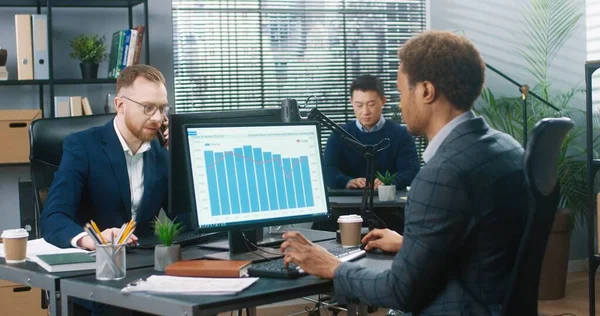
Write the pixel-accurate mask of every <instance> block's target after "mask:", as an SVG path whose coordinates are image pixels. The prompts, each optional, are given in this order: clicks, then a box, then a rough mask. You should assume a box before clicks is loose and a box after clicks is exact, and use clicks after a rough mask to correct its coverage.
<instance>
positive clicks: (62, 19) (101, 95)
mask: <svg viewBox="0 0 600 316" xmlns="http://www.w3.org/2000/svg"><path fill="white" fill-rule="evenodd" d="M43 12H44V11H43ZM21 13H24V14H32V13H35V10H34V9H30V8H1V9H0V29H1V30H2V32H1V35H0V47H3V48H5V49H7V50H8V54H9V58H8V62H7V68H8V71H9V76H10V78H16V74H17V71H16V58H15V35H14V34H15V33H14V15H15V14H21ZM52 17H53V31H54V33H53V36H54V37H53V45H54V51H53V52H54V76H55V77H56V78H81V72H80V69H79V63H78V61H76V60H74V59H72V58H71V57H69V52H70V48H69V40H70V39H72V38H74V37H75V36H77V35H79V34H80V33H86V34H90V33H94V34H101V35H104V36H106V39H107V42H108V43H109V47H110V41H111V39H112V33H113V32H115V31H117V30H119V29H125V28H127V27H128V25H127V9H120V8H119V9H115V8H108V9H100V8H94V9H82V8H55V9H53V11H52ZM82 21H84V22H83V23H82ZM133 22H134V25H136V24H143V22H144V20H143V10H142V6H138V7H136V8H135V9H134V19H133ZM148 31H149V32H148V34H149V40H150V64H151V65H153V66H155V67H157V68H158V69H159V70H161V71H162V72H163V73H164V75H165V77H166V79H167V90H168V93H169V102H170V103H173V50H172V47H173V38H172V20H171V1H170V0H149V30H148ZM145 40H146V39H145ZM143 56H144V55H143ZM143 56H142V57H143ZM107 69H108V62H107V61H104V62H103V63H102V64H100V67H99V70H98V76H99V77H106V72H107ZM114 88H115V87H114V84H100V85H79V86H78V85H67V86H56V88H55V95H83V96H87V97H88V98H89V99H90V103H91V105H92V110H93V112H94V113H101V112H103V109H104V104H105V100H106V94H107V93H114ZM45 90H46V94H47V93H48V89H47V88H46V89H45ZM38 104H39V95H38V87H37V86H35V87H33V86H0V110H3V109H35V108H38ZM45 104H46V105H47V106H46V111H49V99H48V98H46V100H45ZM3 150H4V148H3ZM29 174H30V171H29V167H7V166H0V218H2V221H0V230H3V229H7V228H14V227H18V226H19V220H20V217H19V195H18V181H19V179H28V178H29V177H30V176H29Z"/></svg>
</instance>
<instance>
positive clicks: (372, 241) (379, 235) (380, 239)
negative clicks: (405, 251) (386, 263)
mask: <svg viewBox="0 0 600 316" xmlns="http://www.w3.org/2000/svg"><path fill="white" fill-rule="evenodd" d="M402 239H403V237H402V235H400V234H398V233H397V232H395V231H393V230H389V229H387V228H386V229H373V230H372V231H370V232H369V233H368V234H367V235H366V236H365V237H363V239H362V240H361V242H362V243H363V244H364V245H365V250H367V251H369V250H372V249H381V250H383V251H387V252H394V253H395V252H398V251H400V248H401V247H402Z"/></svg>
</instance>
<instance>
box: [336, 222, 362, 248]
mask: <svg viewBox="0 0 600 316" xmlns="http://www.w3.org/2000/svg"><path fill="white" fill-rule="evenodd" d="M362 222H363V219H362V217H360V215H342V216H340V217H339V218H338V224H339V225H340V235H341V236H340V239H341V240H342V247H357V246H360V231H361V228H362Z"/></svg>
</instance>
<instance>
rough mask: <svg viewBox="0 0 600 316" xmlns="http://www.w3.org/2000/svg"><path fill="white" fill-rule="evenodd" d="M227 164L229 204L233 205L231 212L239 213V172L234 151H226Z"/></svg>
mask: <svg viewBox="0 0 600 316" xmlns="http://www.w3.org/2000/svg"><path fill="white" fill-rule="evenodd" d="M225 166H226V170H227V183H228V185H229V202H230V204H229V205H230V206H231V214H239V213H240V200H239V195H238V183H237V173H236V172H235V162H234V160H233V151H227V152H225Z"/></svg>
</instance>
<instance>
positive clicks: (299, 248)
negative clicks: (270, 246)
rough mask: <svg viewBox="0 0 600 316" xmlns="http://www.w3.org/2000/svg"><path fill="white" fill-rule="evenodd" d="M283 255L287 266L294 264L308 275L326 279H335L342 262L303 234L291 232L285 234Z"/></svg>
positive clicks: (282, 248)
mask: <svg viewBox="0 0 600 316" xmlns="http://www.w3.org/2000/svg"><path fill="white" fill-rule="evenodd" d="M283 239H285V241H284V242H283V243H282V244H281V247H280V250H281V253H284V254H285V257H284V259H283V261H284V263H285V264H286V266H287V265H288V264H289V263H290V262H293V263H295V264H297V265H298V266H299V267H300V268H302V270H304V271H305V272H306V273H308V274H311V275H315V276H318V277H321V278H325V279H333V274H334V272H335V269H336V268H337V267H338V266H339V265H340V263H341V261H340V260H339V259H338V258H336V257H335V256H334V255H332V254H331V253H329V251H327V250H326V249H325V248H323V247H321V246H319V245H317V244H314V243H312V242H310V241H309V240H308V239H306V238H305V237H304V236H303V235H302V234H301V233H299V232H295V231H290V232H286V233H285V234H283Z"/></svg>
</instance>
